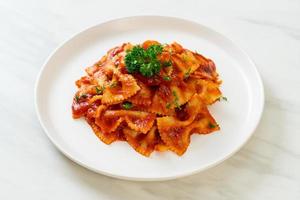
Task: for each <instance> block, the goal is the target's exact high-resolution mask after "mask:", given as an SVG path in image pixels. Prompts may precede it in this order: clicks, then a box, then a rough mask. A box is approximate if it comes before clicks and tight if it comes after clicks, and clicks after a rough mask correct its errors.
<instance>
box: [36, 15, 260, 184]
mask: <svg viewBox="0 0 300 200" xmlns="http://www.w3.org/2000/svg"><path fill="white" fill-rule="evenodd" d="M147 39H155V40H158V41H160V42H162V43H170V42H173V41H177V42H179V43H180V44H182V45H183V46H184V47H186V48H188V49H191V50H197V52H199V53H201V54H203V55H204V56H207V57H209V58H211V59H212V60H214V61H215V63H216V66H217V71H218V72H219V74H220V77H221V79H222V80H223V85H222V88H221V89H222V92H223V94H224V95H225V96H226V97H227V98H228V101H227V102H226V101H224V102H217V103H216V104H214V105H212V106H210V107H209V109H210V111H211V112H212V115H213V116H214V117H215V118H216V120H217V122H218V123H219V124H220V127H221V131H218V132H215V133H213V134H209V135H193V136H192V138H191V144H190V146H189V148H188V150H187V151H186V153H185V154H184V155H183V156H182V157H178V156H177V155H175V154H174V153H172V152H164V153H159V152H155V153H153V154H152V155H151V157H150V158H146V157H143V156H141V155H140V154H138V153H136V152H135V151H134V150H133V149H132V148H131V147H130V146H129V145H128V144H127V143H126V142H115V143H113V144H111V145H105V144H104V143H102V142H101V141H99V139H98V138H97V137H96V136H95V134H94V133H93V132H92V130H91V128H90V127H89V126H88V124H87V123H85V121H84V120H73V119H72V117H71V103H72V98H73V95H74V93H75V90H76V87H75V84H74V81H75V80H77V79H78V78H79V77H81V76H83V75H84V74H85V72H84V68H85V67H87V66H89V65H92V64H93V63H94V62H95V61H97V60H98V59H99V58H100V57H101V56H102V55H104V54H105V53H106V51H107V50H108V49H110V48H112V47H114V46H117V45H120V44H122V43H123V42H133V43H141V42H143V41H144V40H147ZM35 104H36V110H37V114H38V117H39V120H40V122H41V124H42V127H43V128H44V130H45V132H46V133H47V135H48V137H49V138H50V139H51V141H52V142H53V143H54V144H55V145H56V147H57V148H58V149H60V150H61V152H63V153H64V154H65V155H66V156H67V157H69V158H70V159H72V160H73V161H75V162H77V163H78V164H80V165H82V166H84V167H86V168H88V169H91V170H93V171H95V172H98V173H101V174H105V175H108V176H112V177H117V178H121V179H129V180H144V181H145V180H166V179H174V178H178V177H183V176H186V175H190V174H194V173H196V172H199V171H202V170H204V169H207V168H209V167H211V166H214V165H216V164H218V163H220V162H221V161H223V160H225V159H227V158H228V157H230V156H231V155H233V154H234V153H235V152H236V151H237V150H238V149H240V148H241V147H242V145H244V144H245V143H246V141H247V140H248V139H249V138H250V136H251V135H252V133H253V131H254V130H255V128H256V126H257V124H258V122H259V120H260V117H261V114H262V111H263V106H264V92H263V85H262V82H261V79H260V76H259V74H258V72H257V70H256V68H255V65H254V64H253V62H252V61H251V60H250V59H249V57H248V56H247V55H246V54H245V53H244V52H243V51H241V50H240V49H239V48H238V47H237V46H236V45H234V44H233V43H232V42H231V41H230V40H228V39H227V38H225V37H224V36H222V35H220V34H219V33H216V32H215V31H213V30H211V29H209V28H207V27H205V26H202V25H200V24H197V23H195V22H191V21H187V20H183V19H177V18H171V17H159V16H140V17H129V18H123V19H117V20H113V21H109V22H106V23H103V24H99V25H96V26H94V27H91V28H89V29H87V30H84V31H83V32H80V33H78V34H77V35H75V36H74V37H72V38H71V39H70V40H68V41H67V42H65V43H64V44H63V45H61V46H60V47H59V48H58V49H57V50H56V51H55V52H54V53H53V54H52V55H51V56H50V58H49V59H48V60H47V62H46V63H45V65H44V66H43V68H42V70H41V72H40V75H39V77H38V79H37V82H36V89H35Z"/></svg>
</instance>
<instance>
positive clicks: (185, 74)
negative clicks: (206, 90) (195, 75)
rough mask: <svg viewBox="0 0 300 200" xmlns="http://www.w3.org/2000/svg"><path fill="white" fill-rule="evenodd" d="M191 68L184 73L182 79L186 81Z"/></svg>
mask: <svg viewBox="0 0 300 200" xmlns="http://www.w3.org/2000/svg"><path fill="white" fill-rule="evenodd" d="M191 70H192V69H191V68H189V69H188V70H187V71H186V72H185V73H184V75H183V78H184V79H187V78H188V77H189V76H190V73H191Z"/></svg>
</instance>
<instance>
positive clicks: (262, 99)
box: [34, 15, 265, 181]
mask: <svg viewBox="0 0 300 200" xmlns="http://www.w3.org/2000/svg"><path fill="white" fill-rule="evenodd" d="M137 18H140V19H142V18H165V19H172V20H180V21H182V22H186V23H192V24H194V25H196V26H197V25H198V26H199V25H200V26H202V27H203V28H205V29H207V30H209V31H210V32H213V33H214V34H216V35H218V36H221V37H222V38H224V39H226V40H227V41H228V42H229V43H230V44H231V45H232V46H234V47H235V48H236V49H237V50H239V51H240V52H241V53H242V54H243V56H245V58H247V60H248V62H249V63H250V64H251V65H252V67H253V70H254V73H255V77H256V79H257V81H258V82H257V84H258V85H259V88H258V93H259V94H260V96H259V98H260V99H259V102H260V108H259V109H258V111H259V113H258V114H257V117H256V119H255V122H254V123H253V124H255V125H253V126H252V127H251V129H249V131H248V132H249V135H247V138H245V140H244V141H243V142H242V143H240V144H239V145H238V146H237V148H236V149H234V151H232V152H231V153H229V154H228V155H226V156H224V157H223V158H222V159H220V160H217V161H215V162H212V163H210V164H207V165H205V166H203V167H201V168H199V169H196V170H194V171H189V172H185V173H181V174H178V175H170V176H164V177H155V178H145V177H132V176H124V175H116V174H113V173H109V172H106V171H102V170H99V169H96V168H94V167H91V166H88V165H87V164H85V163H83V162H82V161H80V159H77V158H76V157H74V156H72V155H71V154H70V153H68V152H67V151H66V150H65V148H64V147H62V146H61V145H60V144H59V143H58V142H56V140H55V139H53V138H52V136H51V134H50V133H49V131H48V129H47V128H46V125H45V124H44V122H43V120H42V117H41V111H40V109H39V105H38V104H39V103H38V94H39V92H38V88H39V83H40V82H41V76H42V74H43V72H44V71H45V69H46V66H47V64H48V62H49V61H50V59H51V58H52V57H53V56H54V55H55V54H56V53H57V52H58V51H59V49H61V48H62V47H63V46H65V45H66V44H67V43H68V42H69V41H71V40H73V39H74V38H75V37H76V36H78V35H80V34H82V33H84V32H86V31H88V30H91V29H93V28H96V27H98V26H101V25H105V24H109V23H114V22H116V21H121V20H126V19H137ZM264 106H265V91H264V85H263V81H262V78H261V76H260V73H259V71H258V70H257V67H256V64H255V62H254V61H253V60H252V59H251V58H250V56H249V55H248V54H247V53H246V52H245V51H244V50H243V49H242V48H241V47H240V46H239V45H237V44H236V43H235V42H233V41H232V40H231V39H229V38H228V37H227V36H226V35H225V34H223V33H219V32H218V31H216V30H215V29H213V28H210V27H208V26H207V25H206V24H205V25H204V24H202V23H198V22H197V21H194V20H191V19H186V18H181V17H174V16H167V15H132V16H126V17H118V18H113V19H107V20H104V21H103V22H99V23H97V24H94V25H91V26H88V27H87V28H84V29H82V30H80V31H78V32H75V33H74V34H72V35H71V36H70V37H68V38H67V39H65V40H64V41H63V42H61V43H60V44H59V45H58V46H57V47H56V48H55V49H54V50H52V52H51V53H50V54H49V56H48V57H47V58H46V60H45V61H44V63H43V64H42V67H41V69H40V70H39V73H38V75H37V78H36V81H35V85H34V107H35V111H36V115H37V118H38V121H39V123H40V125H41V127H42V129H43V131H44V132H45V133H46V135H47V137H48V138H49V140H50V141H51V142H52V143H53V144H54V146H55V147H56V148H57V149H58V150H59V151H60V152H61V153H62V154H63V155H65V156H66V157H67V158H69V159H70V160H72V161H74V162H75V163H77V164H79V165H81V166H82V167H85V168H87V169H89V170H91V171H93V172H96V173H98V174H102V175H106V176H109V177H113V178H117V179H123V180H130V181H166V180H172V179H178V178H182V177H186V176H191V175H194V174H197V173H199V172H201V171H205V170H207V169H209V168H212V167H215V166H216V165H218V164H220V163H222V162H223V161H225V160H227V159H228V158H230V157H232V156H233V155H234V154H236V153H237V152H238V151H240V150H241V148H242V147H243V146H245V144H246V143H247V142H248V141H249V140H250V138H251V137H252V136H253V134H254V132H255V130H256V129H257V127H258V125H259V122H260V121H261V118H262V114H263V111H264Z"/></svg>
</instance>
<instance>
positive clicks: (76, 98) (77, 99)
mask: <svg viewBox="0 0 300 200" xmlns="http://www.w3.org/2000/svg"><path fill="white" fill-rule="evenodd" d="M79 99H80V98H79V96H77V95H76V96H75V100H76V102H77V103H78V102H79Z"/></svg>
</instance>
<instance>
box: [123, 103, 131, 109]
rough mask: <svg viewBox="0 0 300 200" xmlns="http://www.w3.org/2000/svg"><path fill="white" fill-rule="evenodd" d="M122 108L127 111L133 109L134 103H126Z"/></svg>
mask: <svg viewBox="0 0 300 200" xmlns="http://www.w3.org/2000/svg"><path fill="white" fill-rule="evenodd" d="M122 107H123V108H124V109H126V110H129V109H130V108H132V103H130V102H125V103H123V104H122Z"/></svg>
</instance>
